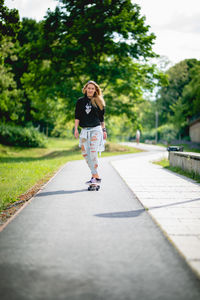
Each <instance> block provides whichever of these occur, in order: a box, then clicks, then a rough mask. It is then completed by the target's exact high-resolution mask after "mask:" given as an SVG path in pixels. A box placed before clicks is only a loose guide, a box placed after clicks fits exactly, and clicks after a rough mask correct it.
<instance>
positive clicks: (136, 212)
mask: <svg viewBox="0 0 200 300" xmlns="http://www.w3.org/2000/svg"><path fill="white" fill-rule="evenodd" d="M144 211H145V209H138V210H131V211H121V212H111V213H105V214H97V215H95V217H100V218H136V217H138V216H140V215H141V214H142V213H143V212H144Z"/></svg>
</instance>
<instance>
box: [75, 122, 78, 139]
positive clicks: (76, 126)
mask: <svg viewBox="0 0 200 300" xmlns="http://www.w3.org/2000/svg"><path fill="white" fill-rule="evenodd" d="M78 126H79V120H78V119H75V126H74V127H75V129H74V136H75V138H76V139H78V137H79V132H78Z"/></svg>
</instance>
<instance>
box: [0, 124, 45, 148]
mask: <svg viewBox="0 0 200 300" xmlns="http://www.w3.org/2000/svg"><path fill="white" fill-rule="evenodd" d="M0 143H1V144H4V145H9V146H19V147H41V148H43V147H45V145H46V137H45V135H44V134H43V133H40V132H38V131H37V130H36V129H35V128H34V127H27V128H24V127H20V126H13V125H8V124H0Z"/></svg>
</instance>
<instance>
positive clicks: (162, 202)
mask: <svg viewBox="0 0 200 300" xmlns="http://www.w3.org/2000/svg"><path fill="white" fill-rule="evenodd" d="M125 144H127V145H129V146H133V147H137V148H141V149H145V150H146V151H149V155H148V156H146V157H140V158H137V159H135V158H132V159H127V160H126V161H123V162H122V161H115V162H114V163H113V166H114V167H115V168H116V169H117V171H118V172H119V173H120V175H121V176H122V178H123V179H124V180H125V181H126V183H127V184H128V186H129V187H130V188H131V189H132V190H133V192H134V194H135V195H136V196H137V198H138V199H139V200H140V202H141V203H142V205H143V206H144V207H146V208H148V212H149V214H150V215H151V216H152V217H153V219H154V220H155V221H156V223H157V224H159V226H160V227H161V229H162V230H163V231H164V233H165V234H166V236H167V237H168V239H169V240H170V241H171V242H172V243H173V244H174V246H175V247H176V248H177V249H178V250H179V251H180V253H181V254H182V255H183V256H184V257H185V259H186V261H187V262H188V264H189V265H190V267H192V269H193V270H194V271H195V272H196V273H197V274H198V276H199V277H200V184H198V183H196V182H194V181H193V180H190V179H188V178H186V177H185V176H180V175H178V174H176V173H173V172H170V171H168V170H165V169H163V168H162V167H160V166H158V165H155V164H152V163H151V161H155V160H158V159H159V158H160V157H167V156H168V154H167V151H166V150H163V148H161V147H157V146H151V145H145V144H140V145H137V144H135V143H125Z"/></svg>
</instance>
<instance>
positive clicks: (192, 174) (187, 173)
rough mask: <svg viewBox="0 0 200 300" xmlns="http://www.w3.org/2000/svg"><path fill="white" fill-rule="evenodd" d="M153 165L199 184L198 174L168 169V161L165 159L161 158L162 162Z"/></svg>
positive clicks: (178, 169) (172, 168)
mask: <svg viewBox="0 0 200 300" xmlns="http://www.w3.org/2000/svg"><path fill="white" fill-rule="evenodd" d="M154 163H155V164H157V165H160V166H162V167H163V168H166V169H168V170H170V171H172V172H175V173H178V174H180V175H184V176H186V177H188V178H190V179H193V180H195V181H196V182H198V183H200V175H198V174H196V173H194V172H187V171H184V170H182V169H181V168H179V167H170V165H169V160H168V159H167V158H163V159H162V160H160V161H156V162H154Z"/></svg>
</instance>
